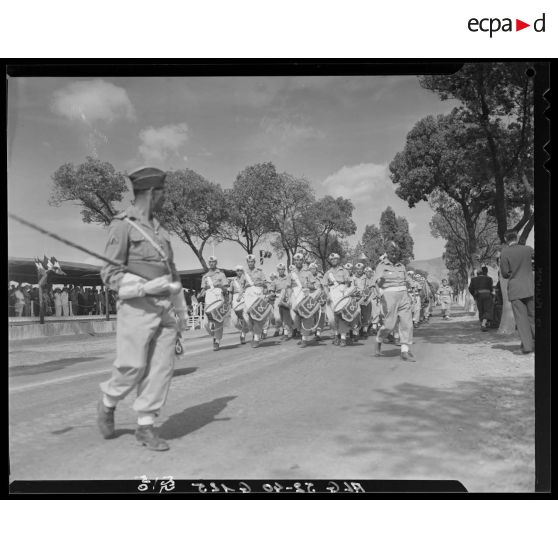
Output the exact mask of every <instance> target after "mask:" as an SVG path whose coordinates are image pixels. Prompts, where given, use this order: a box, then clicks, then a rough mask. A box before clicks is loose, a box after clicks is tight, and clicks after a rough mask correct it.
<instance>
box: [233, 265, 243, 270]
mask: <svg viewBox="0 0 558 558" xmlns="http://www.w3.org/2000/svg"><path fill="white" fill-rule="evenodd" d="M234 270H235V271H244V268H243V267H242V266H241V265H240V264H238V265H235V266H234Z"/></svg>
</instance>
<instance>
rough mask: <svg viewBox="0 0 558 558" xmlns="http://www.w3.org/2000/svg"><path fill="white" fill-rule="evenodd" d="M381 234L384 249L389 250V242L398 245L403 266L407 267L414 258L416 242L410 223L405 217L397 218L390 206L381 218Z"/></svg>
mask: <svg viewBox="0 0 558 558" xmlns="http://www.w3.org/2000/svg"><path fill="white" fill-rule="evenodd" d="M380 234H381V235H382V239H383V241H384V248H387V244H388V243H389V242H395V244H397V246H398V247H399V250H400V254H399V257H400V259H401V262H403V264H405V265H407V264H408V263H409V262H410V261H411V260H412V259H413V258H414V254H413V246H414V240H413V237H412V236H411V235H410V233H409V223H408V222H407V219H405V217H397V215H395V211H393V209H392V208H391V207H390V206H388V207H386V209H384V211H383V212H382V215H381V216H380Z"/></svg>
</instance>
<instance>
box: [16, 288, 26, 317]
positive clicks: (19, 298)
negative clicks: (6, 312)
mask: <svg viewBox="0 0 558 558" xmlns="http://www.w3.org/2000/svg"><path fill="white" fill-rule="evenodd" d="M14 299H15V304H14V306H15V315H16V316H18V317H20V316H22V315H23V309H24V308H25V296H24V295H23V291H22V290H21V285H18V286H17V287H16V288H15V290H14Z"/></svg>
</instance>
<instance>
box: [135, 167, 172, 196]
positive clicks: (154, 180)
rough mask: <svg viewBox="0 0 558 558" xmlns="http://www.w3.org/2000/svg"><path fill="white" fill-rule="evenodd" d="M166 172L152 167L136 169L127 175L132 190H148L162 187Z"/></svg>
mask: <svg viewBox="0 0 558 558" xmlns="http://www.w3.org/2000/svg"><path fill="white" fill-rule="evenodd" d="M166 176H167V173H166V172H163V171H162V170H159V169H156V168H154V167H145V168H141V169H138V170H136V171H134V172H132V173H130V174H129V175H128V178H129V179H130V182H131V183H132V188H133V189H134V192H137V191H140V190H149V189H150V188H163V187H164V185H165V177H166Z"/></svg>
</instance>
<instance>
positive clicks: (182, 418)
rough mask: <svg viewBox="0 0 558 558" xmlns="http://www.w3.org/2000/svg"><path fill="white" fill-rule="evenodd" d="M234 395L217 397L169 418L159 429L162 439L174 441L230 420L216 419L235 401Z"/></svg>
mask: <svg viewBox="0 0 558 558" xmlns="http://www.w3.org/2000/svg"><path fill="white" fill-rule="evenodd" d="M236 397H237V396H236V395H230V396H227V397H219V398H218V399H213V401H208V402H207V403H202V404H201V405H195V406H194V407H189V408H188V409H184V410H183V411H181V412H180V413H176V414H174V415H172V416H170V417H169V418H168V419H167V420H166V421H165V422H164V423H163V424H162V425H161V428H160V429H159V433H160V435H161V437H162V438H165V439H166V440H174V439H175V438H182V437H183V436H186V435H187V434H191V433H192V432H195V431H196V430H199V429H200V428H203V427H204V426H206V425H207V424H210V423H211V422H215V421H222V420H230V419H229V418H226V417H225V418H216V417H217V415H219V413H221V412H222V411H223V410H224V409H225V407H226V406H227V404H228V403H229V401H232V400H233V399H236Z"/></svg>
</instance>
